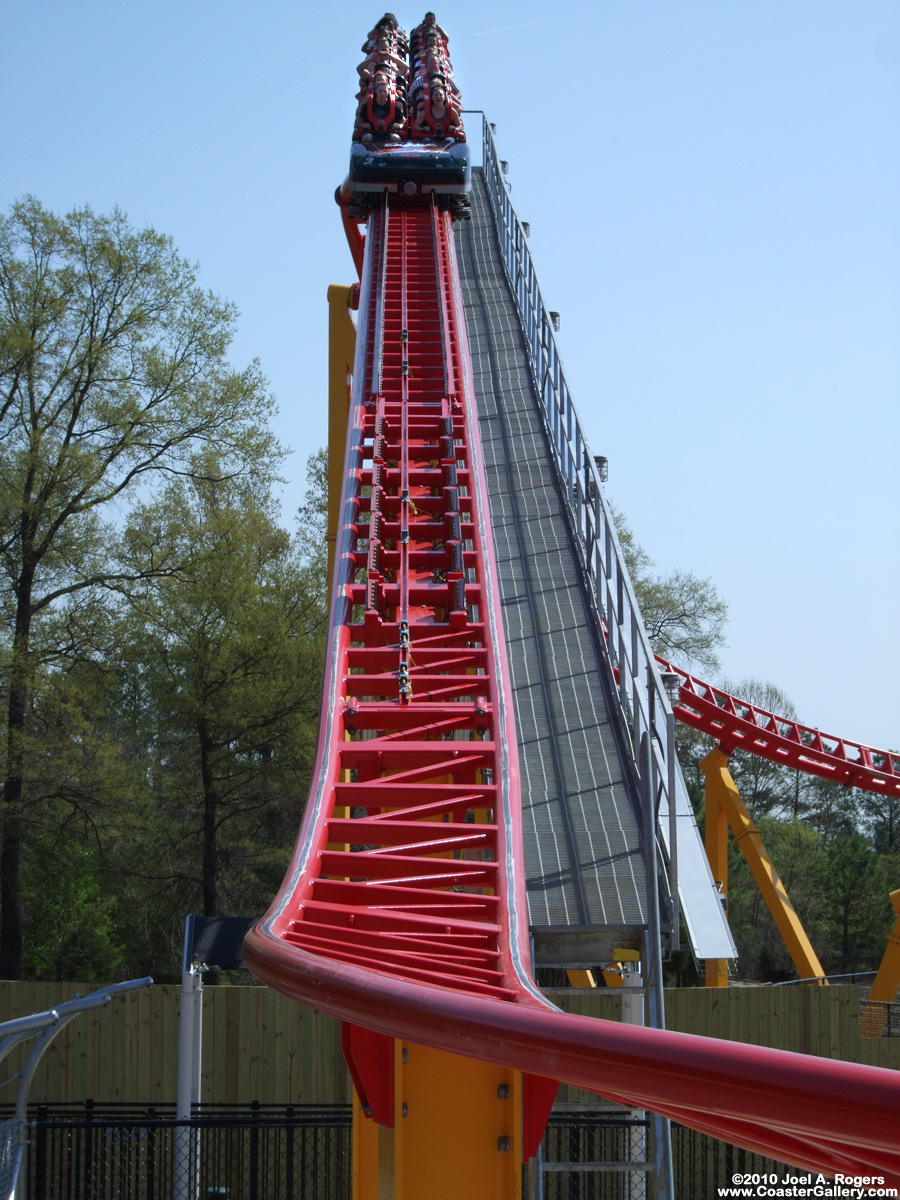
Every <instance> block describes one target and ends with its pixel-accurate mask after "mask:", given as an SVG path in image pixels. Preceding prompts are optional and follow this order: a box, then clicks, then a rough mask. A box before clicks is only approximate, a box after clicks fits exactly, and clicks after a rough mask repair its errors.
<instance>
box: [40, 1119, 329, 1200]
mask: <svg viewBox="0 0 900 1200" xmlns="http://www.w3.org/2000/svg"><path fill="white" fill-rule="evenodd" d="M179 1139H187V1142H188V1147H189V1153H188V1154H187V1155H183V1154H182V1155H179V1154H177V1153H176V1148H177V1145H178V1142H179ZM350 1143H351V1113H350V1107H349V1105H327V1106H317V1107H314V1108H312V1107H307V1106H299V1105H297V1106H283V1105H277V1106H276V1105H264V1104H259V1103H256V1102H254V1103H253V1104H251V1105H248V1106H241V1107H228V1106H222V1105H203V1106H202V1109H201V1110H200V1112H199V1113H198V1115H196V1116H195V1117H194V1118H193V1119H192V1120H191V1121H187V1122H179V1121H176V1119H175V1116H174V1109H173V1107H172V1106H165V1105H159V1106H152V1105H151V1106H147V1107H139V1108H136V1107H134V1106H124V1105H123V1106H117V1105H102V1106H100V1105H94V1104H93V1103H92V1102H91V1101H86V1102H85V1104H84V1105H83V1106H78V1107H73V1106H67V1105H39V1106H37V1107H36V1108H35V1109H33V1110H32V1111H31V1112H30V1113H29V1147H28V1154H27V1157H26V1170H27V1196H28V1200H170V1198H171V1197H173V1196H177V1195H179V1194H183V1195H185V1196H190V1197H191V1200H194V1198H195V1197H197V1196H199V1197H200V1200H349V1197H350V1194H351V1191H352V1177H351V1144H350ZM185 1163H186V1164H188V1166H187V1172H186V1175H185V1174H184V1171H183V1168H184V1164H185ZM179 1164H180V1165H181V1167H182V1172H181V1177H179V1169H178V1166H179ZM198 1181H199V1188H198V1187H197V1182H198Z"/></svg>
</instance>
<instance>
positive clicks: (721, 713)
mask: <svg viewBox="0 0 900 1200" xmlns="http://www.w3.org/2000/svg"><path fill="white" fill-rule="evenodd" d="M656 661H657V663H658V664H659V665H660V666H661V667H662V668H663V670H665V671H669V672H674V673H675V674H677V675H680V676H681V691H680V702H679V703H678V704H677V705H676V706H675V716H676V717H677V718H678V720H679V721H683V722H684V724H685V725H690V726H691V727H692V728H693V729H699V730H701V732H703V733H708V734H709V735H710V736H711V737H714V738H715V739H716V741H717V742H718V743H719V745H720V747H721V748H722V750H724V751H725V753H726V754H731V753H733V752H734V751H735V750H747V751H749V753H751V754H755V755H756V756H757V757H758V758H765V759H768V760H769V761H770V762H774V763H781V764H782V765H784V766H787V767H793V768H795V769H796V770H798V771H803V772H804V773H805V774H807V775H818V776H819V777H820V778H821V779H831V780H834V782H836V783H843V784H845V785H846V786H847V787H857V788H862V789H863V790H864V791H868V792H877V793H879V794H880V795H882V796H898V797H900V754H894V753H892V752H890V751H888V750H875V749H873V748H872V747H871V746H863V745H862V744H861V743H860V742H851V741H849V740H848V739H847V738H839V737H832V736H831V735H829V734H826V733H820V732H819V730H818V729H811V728H809V726H807V725H801V724H800V723H799V722H798V721H794V720H792V719H791V718H789V717H779V716H776V715H775V714H774V713H770V712H768V711H767V710H766V709H764V708H760V707H759V705H758V704H751V703H750V701H749V700H741V699H739V698H738V697H737V696H732V695H730V694H729V693H728V692H725V691H723V690H722V689H721V688H717V687H713V685H712V684H711V683H704V682H703V680H701V679H697V678H696V676H694V675H690V674H689V673H688V672H687V671H683V670H681V668H680V667H675V666H673V665H672V664H671V663H669V662H667V661H666V660H665V659H664V658H661V657H660V656H659V655H657V656H656Z"/></svg>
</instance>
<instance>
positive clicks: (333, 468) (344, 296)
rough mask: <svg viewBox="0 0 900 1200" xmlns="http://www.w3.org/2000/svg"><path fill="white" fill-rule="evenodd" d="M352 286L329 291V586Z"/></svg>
mask: <svg viewBox="0 0 900 1200" xmlns="http://www.w3.org/2000/svg"><path fill="white" fill-rule="evenodd" d="M352 291H353V289H352V288H350V287H343V286H341V285H339V284H336V283H333V284H331V286H330V287H329V289H328V529H327V532H326V534H325V537H326V541H327V542H328V586H329V588H330V587H331V581H332V578H333V575H334V549H335V545H336V544H337V527H338V520H339V518H340V508H341V491H342V489H343V486H344V451H345V450H346V448H347V423H348V418H349V414H350V377H351V375H352V374H353V358H354V355H355V354H356V326H355V325H354V324H353V321H352V320H351V318H350V296H351V292H352Z"/></svg>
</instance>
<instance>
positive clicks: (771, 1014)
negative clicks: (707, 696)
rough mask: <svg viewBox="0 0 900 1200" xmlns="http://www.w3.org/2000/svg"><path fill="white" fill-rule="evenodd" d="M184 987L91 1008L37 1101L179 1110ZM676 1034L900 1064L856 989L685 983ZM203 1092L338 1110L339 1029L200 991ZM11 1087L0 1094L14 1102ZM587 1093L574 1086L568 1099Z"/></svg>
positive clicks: (10, 1062) (46, 1004)
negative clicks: (867, 1031) (868, 1029)
mask: <svg viewBox="0 0 900 1200" xmlns="http://www.w3.org/2000/svg"><path fill="white" fill-rule="evenodd" d="M91 990H93V988H91V987H88V986H85V985H82V986H79V985H76V984H47V983H43V982H29V983H12V982H3V983H0V1020H11V1019H14V1018H15V1017H17V1016H24V1015H27V1014H28V1013H30V1012H38V1011H41V1010H43V1009H46V1008H50V1007H53V1005H55V1004H59V1003H61V1002H63V1001H64V1000H67V999H70V998H71V997H72V996H73V995H74V993H75V992H76V991H80V992H82V993H86V992H88V991H91ZM180 990H181V989H180V987H179V986H176V985H157V986H155V987H154V988H152V989H151V990H150V991H149V992H141V993H135V994H133V995H125V996H119V997H116V998H114V999H113V1001H112V1003H111V1004H110V1005H109V1007H108V1008H106V1009H100V1010H98V1011H96V1012H94V1013H86V1014H82V1015H81V1016H79V1017H77V1018H75V1020H74V1021H73V1022H72V1023H71V1024H70V1025H69V1026H67V1028H66V1029H64V1030H63V1031H62V1032H61V1033H60V1035H59V1037H58V1038H57V1039H56V1040H55V1041H54V1042H53V1043H51V1046H50V1049H49V1050H48V1052H47V1054H46V1055H45V1059H44V1063H43V1064H42V1066H41V1067H40V1068H39V1070H38V1073H37V1076H36V1077H35V1081H34V1084H33V1087H32V1092H31V1098H32V1099H33V1100H34V1101H36V1102H41V1101H48V1102H54V1101H67V1102H74V1103H79V1102H81V1101H83V1100H84V1099H85V1098H86V1097H91V1098H93V1099H94V1100H97V1101H98V1102H104V1101H113V1100H116V1101H126V1102H132V1103H145V1104H161V1103H165V1102H169V1103H174V1100H175V1091H176V1082H177V1066H178V1005H179V998H180V997H179V993H180ZM622 996H623V993H622V991H621V990H615V991H613V990H612V989H605V988H598V989H597V990H596V991H595V992H590V993H588V992H584V993H577V992H560V993H558V994H554V995H552V996H551V999H553V1000H554V1002H555V1003H558V1004H559V1005H560V1007H562V1008H564V1009H566V1010H568V1011H572V1012H580V1013H583V1014H584V1015H588V1016H594V1017H601V1018H604V1019H607V1020H620V1019H621V1015H622ZM666 1007H667V1016H668V1022H667V1023H668V1027H669V1028H670V1029H679V1030H681V1031H683V1032H686V1033H697V1034H702V1035H705V1036H708V1037H723V1036H729V1037H731V1038H733V1039H735V1040H738V1041H745V1042H752V1043H755V1044H760V1045H769V1046H774V1047H777V1048H782V1049H792V1050H803V1049H804V1048H806V1050H807V1051H811V1052H813V1053H818V1054H820V1055H824V1056H827V1057H841V1058H846V1059H849V1060H851V1061H856V1062H866V1063H871V1064H872V1065H880V1066H884V1067H888V1068H890V1069H892V1070H898V1069H900V1038H881V1039H876V1040H860V1039H859V1037H858V1008H859V1004H858V992H857V989H856V988H855V987H852V986H846V985H845V986H835V987H831V988H813V987H808V988H807V987H778V988H776V987H759V988H754V987H740V988H728V989H724V988H683V989H674V990H669V991H667V993H666ZM33 1044H34V1043H33V1042H29V1043H26V1044H25V1047H24V1048H21V1049H20V1051H19V1052H18V1053H17V1054H14V1055H11V1056H10V1057H9V1058H8V1059H7V1060H6V1061H5V1063H4V1065H3V1068H0V1074H2V1079H0V1083H2V1082H3V1080H8V1079H9V1077H10V1076H11V1075H13V1074H14V1073H15V1072H16V1071H19V1070H21V1069H22V1067H23V1066H24V1063H25V1060H26V1057H27V1054H28V1052H29V1051H30V1049H31V1046H33ZM203 1072H204V1087H203V1097H204V1099H208V1100H215V1101H227V1102H229V1103H240V1102H246V1101H249V1100H251V1099H258V1100H261V1101H263V1102H268V1103H335V1102H344V1101H346V1100H348V1099H349V1096H350V1090H349V1084H348V1077H347V1071H346V1066H345V1064H344V1061H343V1055H342V1053H341V1028H340V1022H339V1021H335V1020H332V1019H331V1018H330V1017H327V1016H323V1015H322V1014H319V1013H315V1012H313V1011H312V1010H311V1009H308V1008H305V1007H303V1006H302V1005H298V1004H296V1003H294V1002H293V1001H291V1000H288V999H287V998H286V997H283V996H280V995H278V994H277V993H276V992H272V991H270V990H269V989H267V988H260V987H221V988H207V989H205V992H204V1051H203ZM14 1097H15V1084H14V1083H13V1084H10V1085H9V1086H8V1087H7V1088H5V1089H4V1090H3V1091H2V1092H0V1100H3V1101H7V1102H12V1100H13V1099H14ZM576 1098H585V1099H587V1095H586V1094H584V1095H583V1096H582V1094H581V1093H577V1092H576V1091H575V1090H574V1089H569V1090H567V1091H563V1092H561V1094H560V1099H570V1100H575V1099H576Z"/></svg>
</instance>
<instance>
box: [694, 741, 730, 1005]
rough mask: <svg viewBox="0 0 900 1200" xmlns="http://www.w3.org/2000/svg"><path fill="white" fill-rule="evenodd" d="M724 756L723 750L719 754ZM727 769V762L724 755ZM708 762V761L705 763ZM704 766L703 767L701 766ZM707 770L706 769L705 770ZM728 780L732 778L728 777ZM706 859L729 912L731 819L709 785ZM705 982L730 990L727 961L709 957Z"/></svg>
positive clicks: (707, 791) (706, 820)
mask: <svg viewBox="0 0 900 1200" xmlns="http://www.w3.org/2000/svg"><path fill="white" fill-rule="evenodd" d="M719 753H721V751H719ZM722 758H723V759H724V760H725V764H726V767H727V764H728V759H727V758H725V755H724V754H723V755H722ZM704 761H705V760H704ZM701 765H702V764H701ZM704 769H705V768H704ZM729 778H731V776H730V775H729ZM705 826H706V835H705V841H706V857H707V858H708V859H709V867H710V870H711V871H712V877H713V879H714V880H715V884H716V887H717V888H718V889H719V895H720V896H721V897H722V900H723V902H724V904H725V912H726V915H727V912H728V819H727V817H726V816H725V810H724V809H723V808H722V806H721V804H719V802H718V800H717V799H716V794H715V791H714V789H712V788H710V786H709V778H708V777H707V784H706V819H705ZM705 967H706V973H705V979H704V982H705V984H706V986H707V987H726V988H727V987H728V962H727V960H726V959H724V958H708V959H707V960H706V964H705Z"/></svg>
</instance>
